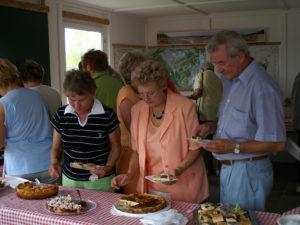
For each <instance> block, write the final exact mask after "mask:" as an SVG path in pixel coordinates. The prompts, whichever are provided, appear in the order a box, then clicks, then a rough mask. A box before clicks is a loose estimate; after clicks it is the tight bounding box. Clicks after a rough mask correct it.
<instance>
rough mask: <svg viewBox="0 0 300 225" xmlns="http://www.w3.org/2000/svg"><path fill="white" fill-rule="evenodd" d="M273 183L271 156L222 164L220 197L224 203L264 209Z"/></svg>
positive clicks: (245, 207) (251, 208) (258, 209)
mask: <svg viewBox="0 0 300 225" xmlns="http://www.w3.org/2000/svg"><path fill="white" fill-rule="evenodd" d="M272 185H273V167H272V163H271V160H270V159H269V158H266V159H261V160H255V161H245V162H235V163H234V164H232V165H222V168H221V174H220V189H221V190H220V199H221V202H222V203H223V204H228V205H232V206H235V205H236V204H239V205H240V207H241V208H243V209H250V210H257V211H264V209H265V203H266V199H267V197H268V195H269V194H270V192H271V190H272Z"/></svg>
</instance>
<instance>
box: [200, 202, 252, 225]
mask: <svg viewBox="0 0 300 225" xmlns="http://www.w3.org/2000/svg"><path fill="white" fill-rule="evenodd" d="M195 215H196V222H197V224H199V225H232V224H234V225H252V222H251V219H250V216H249V213H248V211H246V210H243V209H240V208H239V207H235V208H230V207H225V206H222V205H221V204H213V203H203V204H200V207H199V208H198V209H197V210H196V213H195Z"/></svg>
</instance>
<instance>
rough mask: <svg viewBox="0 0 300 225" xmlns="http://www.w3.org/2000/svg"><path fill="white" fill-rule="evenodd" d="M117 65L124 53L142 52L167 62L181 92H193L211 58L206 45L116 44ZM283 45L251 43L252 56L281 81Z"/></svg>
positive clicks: (115, 62)
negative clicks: (153, 45)
mask: <svg viewBox="0 0 300 225" xmlns="http://www.w3.org/2000/svg"><path fill="white" fill-rule="evenodd" d="M113 47H114V51H113V52H114V68H115V69H116V68H117V66H118V64H119V60H120V58H121V56H122V55H123V54H124V53H126V52H129V51H140V52H142V53H144V54H145V55H147V56H148V57H150V58H152V59H154V60H157V61H159V62H161V63H163V64H164V65H165V66H166V68H167V70H168V71H169V74H170V79H171V80H172V81H173V82H174V83H175V85H176V87H177V89H178V90H179V91H181V92H182V91H191V90H192V88H193V82H194V79H195V76H196V75H197V74H198V73H199V72H200V68H201V65H202V63H203V62H204V61H205V59H206V58H208V56H207V54H206V52H205V46H203V45H199V46H180V47H179V46H170V47H157V46H155V47H149V48H146V47H144V48H141V47H132V46H123V45H120V46H119V45H113ZM279 49H280V46H279V44H274V45H270V44H269V45H250V46H249V50H250V54H251V56H252V57H254V58H255V60H256V61H257V62H258V63H259V64H260V65H261V66H262V67H263V68H264V69H266V71H267V72H268V74H270V75H271V76H272V77H273V78H274V79H275V80H276V81H277V82H278V83H279V84H280V79H279V65H280V63H279Z"/></svg>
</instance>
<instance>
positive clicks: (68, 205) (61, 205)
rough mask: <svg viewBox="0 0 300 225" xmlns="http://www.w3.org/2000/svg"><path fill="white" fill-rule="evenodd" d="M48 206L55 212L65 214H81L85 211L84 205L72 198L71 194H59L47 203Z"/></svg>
mask: <svg viewBox="0 0 300 225" xmlns="http://www.w3.org/2000/svg"><path fill="white" fill-rule="evenodd" d="M46 208H47V209H48V210H49V211H50V212H52V213H55V214H58V215H65V214H69V213H70V214H80V213H82V212H83V211H84V209H85V208H84V207H83V206H82V205H81V204H78V203H76V201H74V200H72V198H71V196H70V195H67V196H63V195H62V196H57V197H55V198H52V199H51V200H50V201H48V202H47V203H46Z"/></svg>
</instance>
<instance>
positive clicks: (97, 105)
mask: <svg viewBox="0 0 300 225" xmlns="http://www.w3.org/2000/svg"><path fill="white" fill-rule="evenodd" d="M67 113H72V114H75V115H76V113H75V109H74V108H73V107H72V106H71V105H70V104H69V105H67V107H66V108H65V111H64V114H67ZM104 113H105V111H104V108H103V106H102V104H101V102H100V101H99V100H98V99H96V98H94V104H93V107H92V110H91V112H89V114H88V115H93V114H104Z"/></svg>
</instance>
